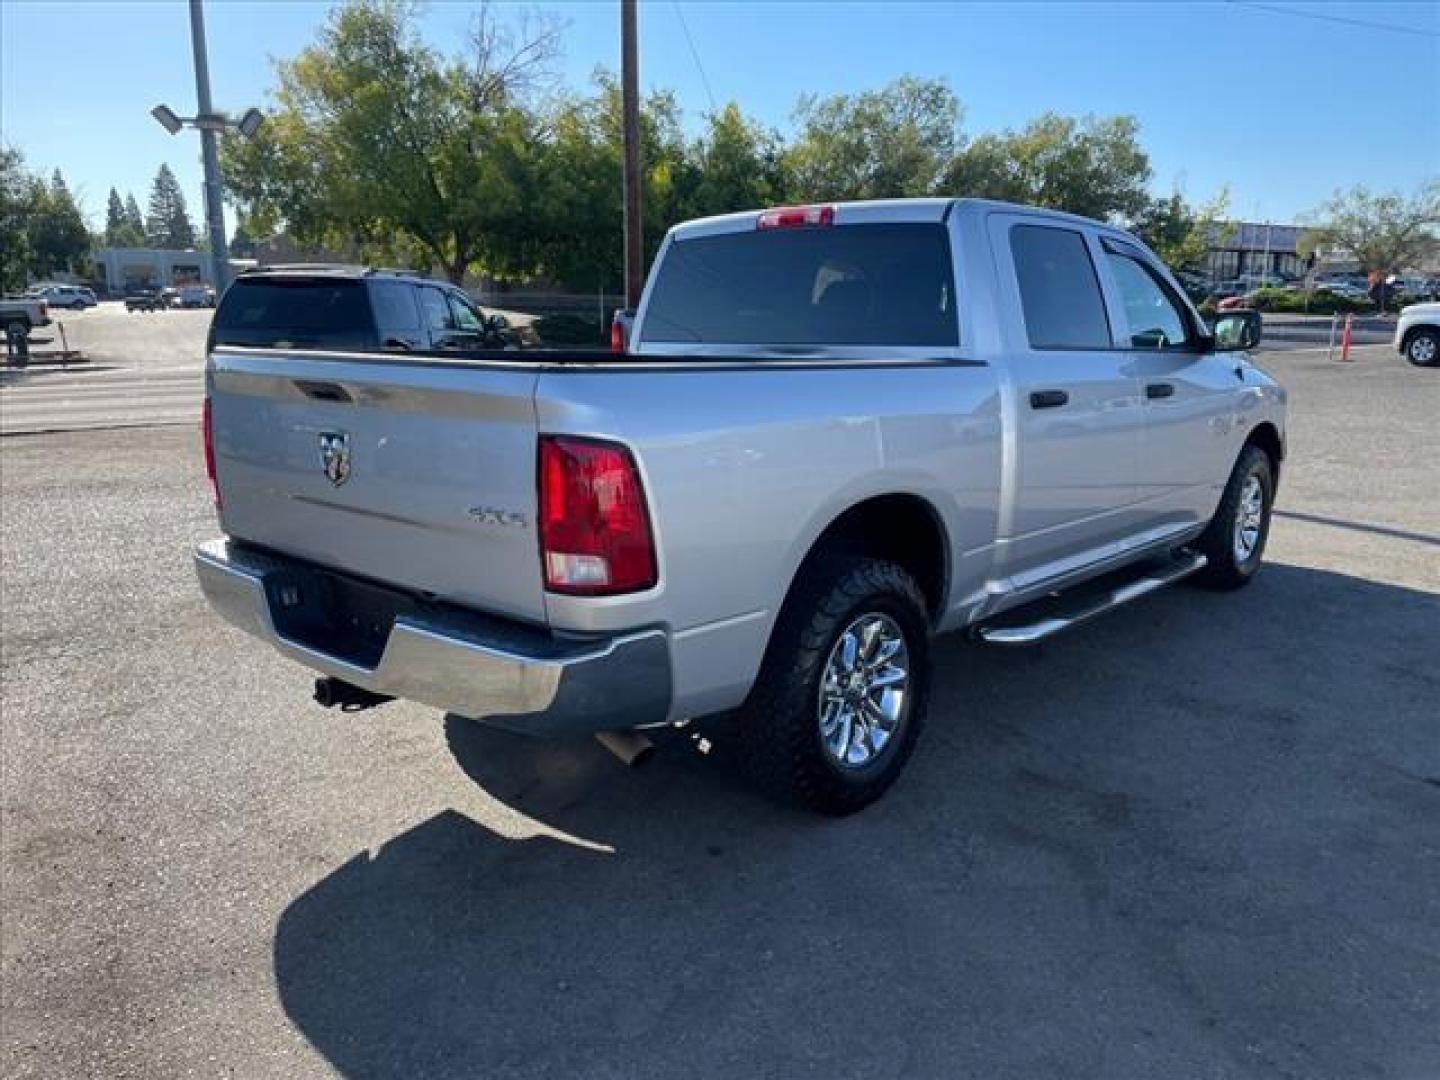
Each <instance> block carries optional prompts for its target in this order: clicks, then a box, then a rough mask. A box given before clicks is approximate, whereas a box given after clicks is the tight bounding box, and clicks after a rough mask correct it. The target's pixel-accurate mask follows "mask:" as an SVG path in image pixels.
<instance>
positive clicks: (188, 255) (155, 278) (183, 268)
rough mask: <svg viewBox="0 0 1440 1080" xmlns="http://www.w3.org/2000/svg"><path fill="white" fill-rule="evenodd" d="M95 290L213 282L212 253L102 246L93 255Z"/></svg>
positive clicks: (119, 293)
mask: <svg viewBox="0 0 1440 1080" xmlns="http://www.w3.org/2000/svg"><path fill="white" fill-rule="evenodd" d="M91 262H92V264H93V276H92V279H91V284H92V286H93V287H94V289H95V290H96V292H103V293H106V294H108V295H110V296H124V295H125V294H126V293H127V292H130V291H133V290H135V289H164V288H168V287H170V286H174V287H176V288H179V287H180V286H182V285H214V284H215V282H214V281H213V280H211V279H212V277H213V275H212V274H211V272H210V257H209V256H208V255H206V254H205V253H204V252H202V251H167V250H164V249H161V248H100V249H99V250H97V251H96V252H94V254H93V255H92V257H91Z"/></svg>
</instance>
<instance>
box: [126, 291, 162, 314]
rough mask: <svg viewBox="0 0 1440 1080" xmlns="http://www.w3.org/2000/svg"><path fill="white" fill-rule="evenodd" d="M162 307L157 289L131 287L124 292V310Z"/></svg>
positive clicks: (154, 309) (156, 309) (148, 309)
mask: <svg viewBox="0 0 1440 1080" xmlns="http://www.w3.org/2000/svg"><path fill="white" fill-rule="evenodd" d="M164 307H165V304H164V302H163V301H162V300H161V299H160V291H159V290H158V289H131V290H129V291H128V292H127V293H126V294H125V310H126V311H159V310H161V309H162V308H164Z"/></svg>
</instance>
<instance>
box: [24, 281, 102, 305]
mask: <svg viewBox="0 0 1440 1080" xmlns="http://www.w3.org/2000/svg"><path fill="white" fill-rule="evenodd" d="M25 295H26V296H28V297H31V298H32V299H35V300H44V301H45V303H47V304H49V305H50V306H51V307H52V308H73V309H74V310H76V311H82V310H84V309H85V308H88V307H95V306H96V305H97V304H98V303H99V301H98V300H96V299H95V293H94V292H93V291H92V290H90V289H87V288H85V287H84V286H82V285H34V286H31V287H30V288H29V289H26V290H25Z"/></svg>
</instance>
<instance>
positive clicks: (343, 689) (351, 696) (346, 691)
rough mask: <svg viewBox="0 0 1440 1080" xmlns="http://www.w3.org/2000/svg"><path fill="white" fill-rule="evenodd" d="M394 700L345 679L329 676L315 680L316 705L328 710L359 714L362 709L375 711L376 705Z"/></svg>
mask: <svg viewBox="0 0 1440 1080" xmlns="http://www.w3.org/2000/svg"><path fill="white" fill-rule="evenodd" d="M394 700H395V699H394V698H392V697H390V696H388V695H386V694H377V693H375V692H374V691H373V690H366V689H364V688H362V687H359V686H356V685H354V684H353V683H348V682H346V681H345V680H344V679H336V678H332V677H331V676H328V675H327V676H325V677H324V678H321V679H316V680H315V703H316V704H317V705H322V706H324V707H325V708H327V709H335V708H339V709H341V710H343V711H344V712H359V711H360V710H361V709H373V708H374V707H375V706H376V705H384V704H385V703H386V702H387V701H394Z"/></svg>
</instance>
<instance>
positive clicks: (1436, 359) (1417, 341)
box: [1405, 330, 1440, 367]
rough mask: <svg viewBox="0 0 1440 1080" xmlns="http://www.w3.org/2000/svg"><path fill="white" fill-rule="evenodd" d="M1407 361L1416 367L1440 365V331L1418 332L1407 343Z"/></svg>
mask: <svg viewBox="0 0 1440 1080" xmlns="http://www.w3.org/2000/svg"><path fill="white" fill-rule="evenodd" d="M1405 359H1406V360H1409V361H1410V363H1412V364H1414V365H1415V366H1416V367H1434V366H1435V365H1436V364H1437V363H1440V330H1418V331H1416V332H1415V333H1414V334H1411V335H1410V340H1409V341H1407V342H1406V343H1405Z"/></svg>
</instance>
